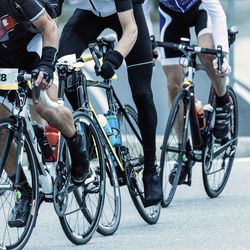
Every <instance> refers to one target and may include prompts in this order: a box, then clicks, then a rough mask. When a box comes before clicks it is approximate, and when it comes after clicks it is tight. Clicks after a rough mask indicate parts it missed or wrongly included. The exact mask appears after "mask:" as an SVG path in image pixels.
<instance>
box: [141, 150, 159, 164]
mask: <svg viewBox="0 0 250 250" xmlns="http://www.w3.org/2000/svg"><path fill="white" fill-rule="evenodd" d="M155 159H156V158H155V149H146V148H145V149H144V167H145V168H152V167H153V166H154V165H155Z"/></svg>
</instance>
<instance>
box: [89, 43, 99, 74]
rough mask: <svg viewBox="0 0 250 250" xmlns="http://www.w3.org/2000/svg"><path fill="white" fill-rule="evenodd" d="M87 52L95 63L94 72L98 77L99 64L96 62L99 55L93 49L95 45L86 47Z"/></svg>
mask: <svg viewBox="0 0 250 250" xmlns="http://www.w3.org/2000/svg"><path fill="white" fill-rule="evenodd" d="M88 48H89V50H90V53H91V55H92V57H93V60H94V62H95V72H96V75H97V76H98V75H100V73H101V71H102V70H101V65H100V62H99V60H98V57H99V55H100V54H99V53H97V50H96V48H95V44H94V43H90V44H89V46H88Z"/></svg>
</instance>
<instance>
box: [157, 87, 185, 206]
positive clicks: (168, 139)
mask: <svg viewBox="0 0 250 250" xmlns="http://www.w3.org/2000/svg"><path fill="white" fill-rule="evenodd" d="M185 95H186V94H185V92H184V91H181V92H179V93H178V94H177V96H176V98H175V100H174V103H173V105H172V108H171V110H170V114H169V117H168V122H167V126H166V130H165V134H164V138H163V144H162V147H161V159H160V169H161V172H160V174H161V178H162V188H163V200H162V206H163V207H167V206H169V204H170V203H171V201H172V199H173V197H174V194H175V191H176V188H177V185H178V181H179V178H180V173H181V168H182V157H183V153H182V152H181V149H185V147H186V146H185V145H186V136H187V133H186V132H185V129H184V124H185V119H188V118H187V116H186V115H185V116H184V114H185V113H186V109H187V105H186V104H185V103H186V96H185ZM173 173H175V174H173Z"/></svg>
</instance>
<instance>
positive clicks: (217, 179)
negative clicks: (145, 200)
mask: <svg viewBox="0 0 250 250" xmlns="http://www.w3.org/2000/svg"><path fill="white" fill-rule="evenodd" d="M228 33H229V43H230V45H231V44H232V43H233V42H234V40H235V38H236V34H237V33H238V30H235V28H231V29H230V30H229V31H228ZM154 46H155V47H157V46H160V47H169V48H173V49H176V50H180V51H182V52H183V54H184V58H185V59H186V63H185V67H186V69H185V76H184V81H183V90H181V91H180V92H179V93H178V94H177V96H176V97H175V100H174V102H173V105H172V108H171V110H170V114H169V118H168V121H167V125H166V129H165V134H164V138H163V144H162V147H161V150H162V151H161V159H160V167H161V173H160V174H161V178H162V183H163V193H164V194H163V201H162V206H163V207H167V206H169V204H170V203H171V201H172V199H173V197H174V194H175V191H176V188H177V185H178V181H179V178H180V173H181V170H182V166H183V164H185V162H188V164H187V165H188V175H187V180H186V181H185V182H184V184H187V185H189V186H190V185H191V179H192V166H193V165H194V163H195V162H202V176H203V184H204V188H205V191H206V193H207V195H208V196H209V197H211V198H215V197H217V196H218V195H219V194H220V193H221V192H222V191H223V189H224V187H225V185H226V183H227V181H228V178H229V175H230V172H231V168H232V165H233V161H234V156H235V152H236V147H237V143H238V105H237V99H236V95H235V93H234V91H233V89H232V87H230V86H227V91H228V94H229V96H230V98H231V102H232V104H231V121H230V127H231V129H230V132H229V135H228V137H227V138H224V139H221V140H219V139H216V138H215V137H214V136H213V130H214V120H215V118H214V117H215V112H214V110H215V109H214V108H215V89H214V87H213V84H211V89H210V94H209V98H208V103H209V104H210V105H211V106H212V107H213V112H212V120H211V122H210V123H209V124H208V126H207V127H206V128H205V130H204V131H205V132H202V133H201V130H200V126H199V122H198V116H197V111H196V107H195V95H194V82H193V77H194V74H195V71H196V70H204V68H203V67H202V66H201V65H198V64H196V55H197V54H198V53H205V54H212V55H216V57H217V58H218V63H219V70H221V65H222V62H223V56H224V55H223V52H222V48H221V46H219V47H218V48H217V49H207V48H201V47H198V46H196V45H191V44H190V43H189V39H183V40H182V42H181V43H180V44H175V43H168V42H158V41H155V42H154ZM177 120H178V121H177ZM180 121H182V123H181V124H183V125H179V126H178V124H180V123H178V122H180ZM189 135H191V136H189ZM177 137H179V138H177ZM188 137H190V142H191V147H192V149H191V152H190V153H187V151H186V142H187V139H188ZM173 171H174V172H175V175H174V178H173V180H171V181H170V180H169V175H170V173H172V172H173Z"/></svg>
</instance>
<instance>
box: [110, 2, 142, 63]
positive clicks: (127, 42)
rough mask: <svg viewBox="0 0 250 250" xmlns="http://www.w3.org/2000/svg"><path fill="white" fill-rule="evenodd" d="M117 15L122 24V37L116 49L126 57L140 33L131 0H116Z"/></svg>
mask: <svg viewBox="0 0 250 250" xmlns="http://www.w3.org/2000/svg"><path fill="white" fill-rule="evenodd" d="M115 2H116V8H117V15H118V18H119V21H120V24H121V26H122V37H121V39H120V40H119V42H118V44H117V47H116V50H117V51H118V52H120V53H121V54H122V56H123V58H125V57H126V56H127V55H128V54H129V52H130V50H131V49H132V48H133V46H134V44H135V42H136V39H137V34H138V29H137V25H136V22H135V18H134V13H133V6H132V3H131V1H130V0H128V1H127V0H116V1H115Z"/></svg>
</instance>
